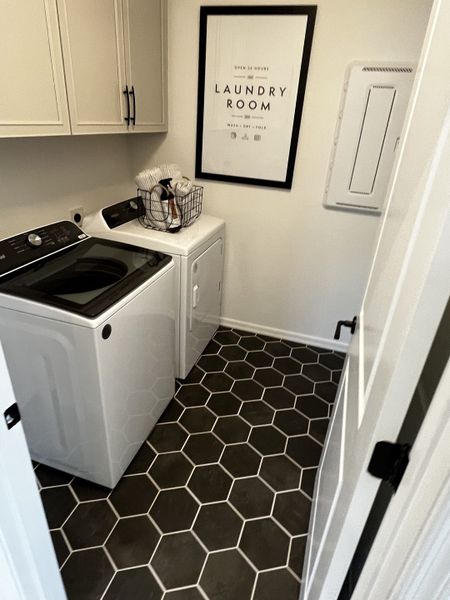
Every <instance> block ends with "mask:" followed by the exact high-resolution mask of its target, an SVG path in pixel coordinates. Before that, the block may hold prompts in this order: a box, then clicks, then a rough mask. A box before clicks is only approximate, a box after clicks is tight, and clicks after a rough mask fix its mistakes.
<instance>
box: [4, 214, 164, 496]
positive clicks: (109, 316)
mask: <svg viewBox="0 0 450 600" xmlns="http://www.w3.org/2000/svg"><path fill="white" fill-rule="evenodd" d="M174 271H175V269H174V265H173V261H172V259H171V257H170V256H168V255H164V254H162V253H158V252H152V251H150V250H147V249H143V248H138V247H136V246H131V245H128V244H122V243H119V242H113V241H110V240H101V239H96V238H90V237H89V236H87V235H86V234H85V233H83V232H82V231H81V230H80V229H79V228H78V227H77V226H76V225H74V224H73V223H70V222H68V221H63V222H60V223H53V224H51V225H47V226H45V227H40V228H38V229H36V230H33V231H29V232H26V233H22V234H19V235H16V236H14V237H12V238H9V239H6V240H0V339H1V340H2V344H3V349H4V353H5V357H6V361H7V364H8V368H9V371H10V375H11V380H12V383H13V387H14V391H15V394H16V398H17V404H18V405H19V409H20V412H21V414H22V420H23V426H24V430H25V434H26V437H27V442H28V446H29V449H30V453H31V456H32V458H34V459H35V460H37V461H39V462H43V463H44V464H47V465H50V466H52V467H55V468H57V469H61V470H63V471H67V472H69V473H72V474H74V475H79V476H80V477H83V478H85V479H89V480H91V481H94V482H96V483H99V484H101V485H104V486H108V487H114V486H115V484H116V483H117V482H118V480H119V479H120V477H121V476H122V474H123V472H124V471H125V469H126V468H127V466H128V465H129V463H130V461H131V460H132V458H133V456H134V455H135V454H136V452H137V451H138V450H139V448H140V446H141V444H142V443H143V441H144V440H145V439H146V437H147V436H148V434H149V433H150V431H151V430H152V429H153V427H154V425H155V424H156V421H157V420H158V418H159V416H160V415H161V413H162V412H163V411H164V409H165V408H166V406H167V404H168V403H169V402H170V400H171V398H172V396H173V393H174V387H175V377H174V335H175V322H174V321H175V315H174V312H175V311H174V308H173V294H174V292H173V287H174Z"/></svg>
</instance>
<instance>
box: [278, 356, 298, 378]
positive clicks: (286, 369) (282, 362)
mask: <svg viewBox="0 0 450 600" xmlns="http://www.w3.org/2000/svg"><path fill="white" fill-rule="evenodd" d="M273 367H274V369H276V370H277V371H280V373H283V375H294V374H296V373H300V371H301V368H302V366H301V364H300V363H299V362H298V361H296V360H294V359H293V358H291V357H289V356H286V357H280V358H276V359H275V360H274V363H273Z"/></svg>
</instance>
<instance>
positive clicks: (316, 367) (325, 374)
mask: <svg viewBox="0 0 450 600" xmlns="http://www.w3.org/2000/svg"><path fill="white" fill-rule="evenodd" d="M302 374H303V375H304V376H305V377H308V379H311V380H312V381H314V382H316V383H318V382H321V381H330V379H331V371H330V369H327V368H326V367H324V366H323V365H320V364H318V363H317V364H312V365H303V367H302Z"/></svg>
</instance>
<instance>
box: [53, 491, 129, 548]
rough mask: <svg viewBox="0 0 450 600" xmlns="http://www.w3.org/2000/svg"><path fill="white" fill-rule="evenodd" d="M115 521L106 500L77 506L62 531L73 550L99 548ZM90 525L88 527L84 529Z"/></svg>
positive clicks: (114, 516)
mask: <svg viewBox="0 0 450 600" xmlns="http://www.w3.org/2000/svg"><path fill="white" fill-rule="evenodd" d="M116 521H117V517H116V515H115V514H114V512H113V511H112V509H111V507H110V505H109V503H108V502H107V500H93V501H91V502H83V503H82V504H79V505H78V506H77V507H76V509H75V510H74V511H73V513H72V514H71V515H70V517H69V518H68V519H67V521H66V522H65V524H64V527H63V531H64V533H65V534H66V537H67V539H68V540H69V544H70V545H71V546H72V549H73V550H81V549H82V548H92V547H94V546H101V545H102V544H103V543H104V542H105V540H106V538H107V537H108V535H109V534H110V533H111V530H112V528H113V527H114V525H115V523H116ZM86 523H90V525H91V526H90V527H86Z"/></svg>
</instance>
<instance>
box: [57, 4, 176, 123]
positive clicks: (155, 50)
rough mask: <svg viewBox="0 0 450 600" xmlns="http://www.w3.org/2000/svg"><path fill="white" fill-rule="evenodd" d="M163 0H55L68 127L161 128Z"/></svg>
mask: <svg viewBox="0 0 450 600" xmlns="http://www.w3.org/2000/svg"><path fill="white" fill-rule="evenodd" d="M164 4H165V2H164V0H95V2H92V0H58V10H59V19H60V27H61V38H62V45H63V55H64V64H65V71H66V82H67V93H68V99H69V108H70V117H71V123H72V132H73V133H76V134H80V133H120V132H125V131H130V132H133V131H140V132H141V131H142V132H144V131H150V132H151V131H165V130H166V122H165V121H166V119H165V114H166V110H165V98H166V93H165V86H166V81H165V79H166V78H165V55H166V52H165V47H164V46H165V39H166V36H165V27H166V25H165V10H164V8H165V7H164Z"/></svg>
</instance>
